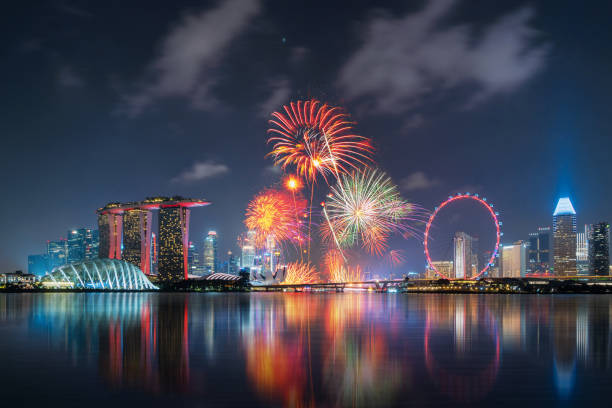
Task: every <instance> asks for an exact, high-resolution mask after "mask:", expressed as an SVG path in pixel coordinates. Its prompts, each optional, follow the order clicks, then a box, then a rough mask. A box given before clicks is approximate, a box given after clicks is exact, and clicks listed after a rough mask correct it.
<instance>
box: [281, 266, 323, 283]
mask: <svg viewBox="0 0 612 408" xmlns="http://www.w3.org/2000/svg"><path fill="white" fill-rule="evenodd" d="M318 280H319V277H318V274H317V271H316V269H315V268H314V266H312V265H311V264H309V263H305V262H293V263H290V264H288V265H287V271H286V272H285V279H284V280H283V283H284V284H286V285H295V284H301V283H316V282H318Z"/></svg>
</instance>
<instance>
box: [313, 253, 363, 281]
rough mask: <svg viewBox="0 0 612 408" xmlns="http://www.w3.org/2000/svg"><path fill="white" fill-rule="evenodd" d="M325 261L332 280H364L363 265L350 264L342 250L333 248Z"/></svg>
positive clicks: (326, 255)
mask: <svg viewBox="0 0 612 408" xmlns="http://www.w3.org/2000/svg"><path fill="white" fill-rule="evenodd" d="M323 263H324V267H325V270H326V271H327V274H328V277H329V278H328V279H329V281H330V282H334V283H336V282H361V281H363V280H364V279H363V271H362V269H361V266H359V265H356V266H349V265H348V263H347V262H346V261H345V259H344V254H342V252H341V251H340V250H337V249H332V250H330V251H329V252H327V254H325V259H324V262H323Z"/></svg>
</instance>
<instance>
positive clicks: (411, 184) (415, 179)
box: [399, 171, 440, 191]
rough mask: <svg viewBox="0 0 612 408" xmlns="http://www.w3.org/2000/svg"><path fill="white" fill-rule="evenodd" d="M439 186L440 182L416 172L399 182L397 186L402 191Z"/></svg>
mask: <svg viewBox="0 0 612 408" xmlns="http://www.w3.org/2000/svg"><path fill="white" fill-rule="evenodd" d="M439 184H440V180H438V179H435V178H431V177H428V176H427V174H425V173H424V172H422V171H416V172H414V173H412V174H410V175H408V176H406V177H404V178H403V179H401V180H400V182H399V185H400V188H401V189H402V190H405V191H414V190H425V189H428V188H432V187H435V186H437V185H439Z"/></svg>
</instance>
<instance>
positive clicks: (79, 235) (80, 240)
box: [66, 228, 85, 263]
mask: <svg viewBox="0 0 612 408" xmlns="http://www.w3.org/2000/svg"><path fill="white" fill-rule="evenodd" d="M67 236H68V239H67V240H66V241H67V245H68V263H73V262H81V261H82V260H83V259H85V228H79V229H73V230H70V231H68V234H67Z"/></svg>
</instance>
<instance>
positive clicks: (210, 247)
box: [204, 230, 219, 273]
mask: <svg viewBox="0 0 612 408" xmlns="http://www.w3.org/2000/svg"><path fill="white" fill-rule="evenodd" d="M218 261H219V259H218V257H217V232H216V231H212V230H211V231H208V234H207V235H206V238H204V271H205V273H215V272H217V263H218Z"/></svg>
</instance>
